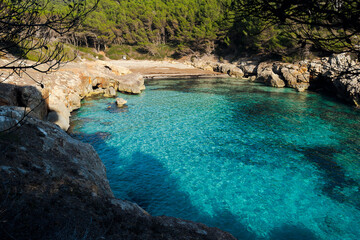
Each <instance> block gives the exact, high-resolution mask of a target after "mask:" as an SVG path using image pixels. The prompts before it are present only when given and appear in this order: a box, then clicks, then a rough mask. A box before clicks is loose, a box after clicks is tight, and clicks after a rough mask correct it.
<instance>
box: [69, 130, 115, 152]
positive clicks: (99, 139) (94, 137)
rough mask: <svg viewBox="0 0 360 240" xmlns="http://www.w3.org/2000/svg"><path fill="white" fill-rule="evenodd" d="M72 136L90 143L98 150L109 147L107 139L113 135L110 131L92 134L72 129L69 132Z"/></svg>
mask: <svg viewBox="0 0 360 240" xmlns="http://www.w3.org/2000/svg"><path fill="white" fill-rule="evenodd" d="M69 134H70V136H71V137H73V138H75V139H77V140H80V141H82V142H85V143H89V144H90V145H92V146H93V147H94V148H95V149H96V150H99V149H106V148H109V147H108V145H107V143H106V142H105V141H106V140H108V139H110V138H111V137H112V135H111V133H108V132H95V133H92V134H86V133H82V132H76V131H72V132H69Z"/></svg>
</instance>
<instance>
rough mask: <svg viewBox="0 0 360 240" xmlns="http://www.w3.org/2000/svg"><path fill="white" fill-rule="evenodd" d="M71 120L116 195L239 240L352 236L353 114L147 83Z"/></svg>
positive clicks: (260, 94)
mask: <svg viewBox="0 0 360 240" xmlns="http://www.w3.org/2000/svg"><path fill="white" fill-rule="evenodd" d="M119 96H120V97H123V98H125V99H126V100H127V101H128V104H127V106H126V107H125V108H120V109H118V108H116V107H115V105H114V104H113V102H114V99H92V100H86V101H84V102H83V107H82V108H81V109H80V110H79V111H77V112H76V113H75V114H74V115H73V116H72V125H73V128H72V134H73V136H75V137H76V138H78V139H80V140H82V141H85V142H88V143H91V144H92V145H93V146H94V148H95V149H96V150H97V152H98V153H99V155H100V157H101V159H102V160H103V162H104V164H105V165H106V168H107V175H108V178H109V181H110V185H111V188H112V190H113V191H114V194H115V195H116V196H117V197H119V198H122V199H127V200H130V201H134V202H136V203H138V204H139V205H140V206H141V207H143V208H144V209H145V210H147V211H148V212H149V213H150V214H152V215H169V216H175V217H180V218H184V219H188V220H193V221H199V222H203V223H205V224H207V225H209V226H215V227H218V228H220V229H223V230H226V231H228V232H230V233H232V234H233V235H234V236H236V237H237V238H239V239H274V240H275V239H284V240H285V239H286V240H288V239H306V240H312V239H324V240H332V239H333V240H340V239H341V240H346V239H351V240H355V239H356V240H357V239H360V189H359V187H360V147H359V146H360V111H359V110H354V108H352V107H349V106H346V105H344V104H342V103H339V102H336V101H335V100H333V99H330V98H327V97H324V96H320V95H318V94H315V93H297V92H295V91H294V90H293V89H276V88H270V87H266V86H263V85H260V84H256V83H249V82H246V81H243V80H235V79H221V80H219V79H218V80H216V79H212V80H211V79H201V80H151V81H149V82H148V83H147V90H146V91H145V92H144V93H143V94H141V95H123V94H119Z"/></svg>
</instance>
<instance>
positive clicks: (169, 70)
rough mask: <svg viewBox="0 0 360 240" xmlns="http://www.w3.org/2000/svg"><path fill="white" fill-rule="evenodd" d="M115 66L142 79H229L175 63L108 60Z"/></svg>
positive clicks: (211, 72) (219, 74) (224, 75)
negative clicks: (138, 74) (140, 75)
mask: <svg viewBox="0 0 360 240" xmlns="http://www.w3.org/2000/svg"><path fill="white" fill-rule="evenodd" d="M106 62H109V63H111V64H112V65H115V66H121V67H125V68H128V69H129V70H130V71H131V72H133V73H140V74H142V75H143V76H144V78H187V77H189V78H190V77H195V78H198V77H229V76H228V75H227V74H222V73H217V72H213V71H206V70H202V69H198V68H195V67H193V66H190V65H188V64H185V63H181V62H177V61H151V60H110V61H106Z"/></svg>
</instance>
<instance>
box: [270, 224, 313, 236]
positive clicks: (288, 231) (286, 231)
mask: <svg viewBox="0 0 360 240" xmlns="http://www.w3.org/2000/svg"><path fill="white" fill-rule="evenodd" d="M269 239H270V240H317V239H318V237H316V235H315V234H314V233H313V232H312V231H310V230H309V229H307V228H305V227H303V226H296V225H288V224H284V225H282V226H280V227H276V228H274V229H273V230H272V231H271V232H270V238H269Z"/></svg>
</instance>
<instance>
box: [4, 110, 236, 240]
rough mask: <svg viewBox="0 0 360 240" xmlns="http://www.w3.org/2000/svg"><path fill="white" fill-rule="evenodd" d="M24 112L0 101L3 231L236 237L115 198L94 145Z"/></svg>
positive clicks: (9, 234) (25, 235)
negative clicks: (151, 212) (154, 213)
mask: <svg viewBox="0 0 360 240" xmlns="http://www.w3.org/2000/svg"><path fill="white" fill-rule="evenodd" d="M23 113H24V112H23V109H21V108H19V107H8V106H2V107H0V126H5V125H6V124H8V125H9V124H10V125H11V124H14V123H15V124H16V123H18V125H19V126H20V125H21V127H19V128H16V129H13V131H10V132H6V133H4V132H1V133H0V181H1V184H0V236H1V239H235V238H234V237H233V236H232V235H230V234H228V233H225V232H223V231H221V230H219V229H217V228H210V227H207V226H205V225H203V224H200V223H194V222H190V221H185V220H181V219H177V218H173V217H166V216H161V217H153V216H151V215H149V214H148V213H147V212H146V211H144V210H143V209H142V208H140V207H139V206H138V205H136V204H134V203H130V202H128V201H123V200H119V199H116V198H114V196H113V194H112V192H111V190H110V187H109V184H108V181H107V179H106V172H105V167H104V165H103V163H102V162H101V160H100V158H99V157H98V155H97V153H96V152H95V150H94V149H93V147H92V146H90V145H89V144H85V143H82V142H80V141H77V140H74V139H73V138H71V137H70V136H69V135H67V134H66V133H65V132H64V131H63V130H61V129H60V127H58V126H56V125H55V124H52V123H49V122H44V121H41V120H38V119H35V118H32V117H27V118H26V119H25V120H23V121H21V120H22V118H23Z"/></svg>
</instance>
